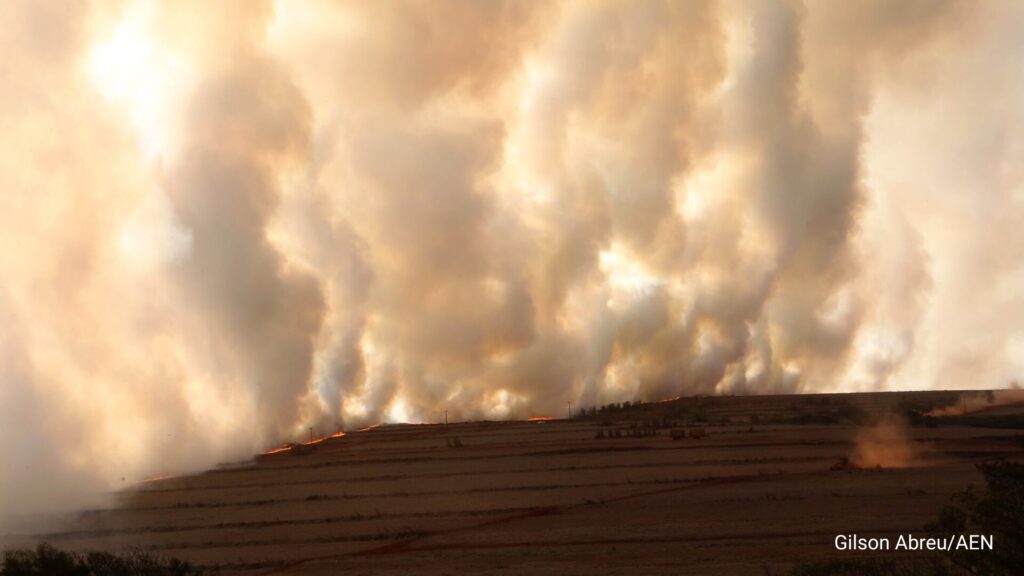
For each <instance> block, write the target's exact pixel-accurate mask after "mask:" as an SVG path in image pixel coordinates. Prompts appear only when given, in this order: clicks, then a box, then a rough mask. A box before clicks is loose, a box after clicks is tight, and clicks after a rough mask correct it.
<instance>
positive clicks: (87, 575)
mask: <svg viewBox="0 0 1024 576" xmlns="http://www.w3.org/2000/svg"><path fill="white" fill-rule="evenodd" d="M208 574H211V572H210V571H208V570H206V569H204V568H200V567H197V566H193V565H191V564H189V563H188V562H183V561H181V560H178V559H175V558H171V559H165V558H161V557H159V556H154V555H152V554H148V553H146V552H143V551H140V550H131V551H128V552H125V553H123V554H111V553H109V552H84V553H80V552H67V551H64V550H58V549H57V548H54V547H52V546H50V545H49V544H40V545H39V546H37V547H36V548H30V549H20V550H5V551H4V557H3V563H2V564H0V576H205V575H208Z"/></svg>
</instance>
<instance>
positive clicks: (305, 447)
mask: <svg viewBox="0 0 1024 576" xmlns="http://www.w3.org/2000/svg"><path fill="white" fill-rule="evenodd" d="M347 435H348V434H346V433H345V432H343V431H341V430H339V431H337V432H335V433H334V434H331V435H329V436H321V437H319V438H314V439H312V440H310V441H309V442H289V443H287V444H285V445H284V446H281V447H280V448H274V449H273V450H267V451H266V452H260V453H259V454H258V457H261V458H262V457H265V456H273V455H274V454H283V453H285V452H287V453H289V454H292V455H302V454H308V453H310V452H312V451H313V449H314V448H316V446H318V445H319V444H323V443H324V442H327V441H329V440H334V439H338V438H344V437H345V436H347Z"/></svg>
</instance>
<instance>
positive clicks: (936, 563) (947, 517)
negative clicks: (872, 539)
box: [791, 462, 1024, 576]
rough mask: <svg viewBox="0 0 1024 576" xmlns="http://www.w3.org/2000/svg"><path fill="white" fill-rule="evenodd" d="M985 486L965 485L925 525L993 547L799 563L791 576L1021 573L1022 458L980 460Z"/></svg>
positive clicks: (1023, 533)
mask: <svg viewBox="0 0 1024 576" xmlns="http://www.w3.org/2000/svg"><path fill="white" fill-rule="evenodd" d="M978 469H979V470H980V471H981V473H982V474H983V475H984V476H985V484H986V488H985V490H984V491H979V490H975V489H970V488H969V489H967V490H966V491H964V492H961V493H959V494H957V495H956V496H954V499H953V503H952V504H951V505H950V506H947V507H946V508H944V509H943V510H942V512H941V513H940V514H939V518H938V520H937V521H935V522H933V523H931V524H929V525H928V526H927V527H926V528H927V529H928V530H929V531H931V532H936V533H944V534H984V535H991V536H992V537H993V542H994V549H993V550H984V551H967V550H960V551H952V552H948V553H946V554H945V555H942V556H934V557H932V558H917V559H906V560H887V559H865V560H826V561H823V562H810V563H806V564H801V565H799V566H797V567H796V568H794V569H793V571H792V572H791V574H792V576H826V575H827V576H1020V575H1022V574H1024V463H1020V462H989V463H983V464H979V465H978Z"/></svg>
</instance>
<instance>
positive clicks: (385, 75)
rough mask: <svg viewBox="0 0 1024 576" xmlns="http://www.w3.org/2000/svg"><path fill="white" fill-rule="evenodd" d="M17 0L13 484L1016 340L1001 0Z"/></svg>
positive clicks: (742, 386)
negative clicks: (382, 425)
mask: <svg viewBox="0 0 1024 576" xmlns="http://www.w3.org/2000/svg"><path fill="white" fill-rule="evenodd" d="M0 10H2V12H0V18H2V19H3V21H4V22H5V23H9V25H6V26H5V30H4V31H3V34H4V35H5V37H4V38H2V40H3V41H2V43H0V46H2V51H3V58H4V62H5V63H6V65H5V66H4V67H3V68H4V71H3V85H4V90H2V91H0V109H2V110H3V118H5V124H4V130H3V131H0V143H2V145H3V148H2V149H3V150H4V154H3V155H0V190H2V191H0V228H2V229H3V230H4V232H3V236H2V237H0V238H2V240H0V278H2V279H3V285H2V288H3V292H2V293H0V314H2V315H3V316H4V318H6V319H8V320H5V322H4V325H3V328H2V332H0V336H2V338H0V355H2V358H3V359H4V361H3V365H2V367H0V400H3V405H2V407H0V419H2V420H0V424H2V425H3V427H4V430H16V431H17V434H15V435H12V434H8V435H6V437H5V439H4V440H3V441H2V442H3V447H4V451H5V452H4V453H5V455H10V454H13V456H12V457H9V458H7V459H6V460H7V461H6V462H5V467H4V468H3V469H0V494H2V495H3V499H2V501H0V514H6V513H11V512H18V511H24V510H39V509H42V508H43V507H44V505H45V504H47V503H52V504H54V505H59V504H68V503H73V502H79V503H80V502H82V501H83V498H85V497H86V496H87V495H96V494H100V493H102V492H103V491H104V490H107V489H109V488H111V487H114V486H117V485H119V484H120V479H121V478H126V479H138V478H141V477H144V476H150V475H156V474H163V473H167V472H178V471H183V470H187V469H191V468H196V467H202V466H209V465H211V464H212V463H214V462H216V461H218V460H222V459H229V458H235V457H241V456H243V455H245V454H248V453H251V452H252V451H253V450H256V449H260V448H264V447H268V446H271V445H274V444H275V443H277V442H280V441H282V440H287V439H291V438H293V437H295V436H296V435H298V434H300V433H301V432H302V431H304V430H305V429H306V427H309V426H312V427H315V428H316V429H317V430H320V431H323V432H325V433H327V432H331V431H333V430H334V429H336V428H340V427H352V426H359V425H363V424H368V423H373V422H376V421H380V420H385V419H392V420H394V419H412V420H426V421H436V420H440V419H441V418H442V417H443V416H442V414H443V412H444V410H448V411H449V415H450V417H451V418H453V419H458V418H485V417H486V418H504V417H524V416H533V415H558V414H561V413H563V410H564V409H565V407H566V403H567V402H572V403H573V405H574V406H585V405H589V404H593V403H601V402H609V401H622V400H627V399H647V400H653V399H661V398H665V397H671V396H676V395H678V394H687V393H713V392H732V393H740V392H742V393H766V392H782V391H784V392H793V391H813V390H834V389H846V390H858V389H886V388H929V387H941V388H950V387H956V388H961V387H963V388H971V387H978V388H983V387H999V386H1004V385H1007V384H1009V383H1010V381H1012V380H1015V379H1019V378H1020V376H1021V375H1020V373H1019V370H1020V369H1021V366H1024V358H1020V350H1021V348H1022V347H1021V346H1020V342H1021V341H1024V334H1022V333H1021V326H1024V322H1022V321H1024V317H1021V316H1020V313H1018V312H1016V311H1018V310H1024V307H1022V306H1021V302H1020V298H1021V297H1020V296H1019V294H1021V291H1020V290H1019V288H1020V286H1021V280H1022V278H1024V269H1022V268H1021V265H1020V263H1021V262H1022V261H1024V260H1022V259H1021V255H1022V254H1021V250H1022V249H1021V246H1024V238H1021V237H1020V236H1021V232H1020V231H1019V227H1018V226H1016V222H1018V221H1020V217H1021V216H1022V214H1021V211H1022V201H1024V196H1022V194H1021V192H1020V189H1019V184H1018V182H1019V174H1018V171H1019V168H1018V165H1019V163H1018V162H1016V161H1015V159H1016V157H1017V156H1018V152H1019V150H1020V136H1019V135H1020V134H1021V133H1022V131H1021V126H1020V122H1021V118H1022V116H1021V109H1020V102H1024V99H1022V98H1021V88H1022V87H1021V86H1020V83H1019V81H1018V80H1017V75H1016V73H1015V71H1014V70H1015V66H1016V63H1017V61H1018V58H1017V57H1016V56H1017V55H1018V54H1020V53H1021V49H1022V46H1021V45H1020V42H1021V41H1020V39H1019V35H1018V34H1016V31H1017V30H1019V26H1018V25H1019V24H1020V23H1021V22H1022V21H1024V14H1022V13H1021V11H1020V10H1019V9H1017V8H1015V7H1013V6H1009V5H1005V4H996V3H992V4H985V3H983V4H982V5H979V6H978V7H977V8H976V9H974V8H972V9H970V10H968V9H966V8H965V7H964V6H962V5H960V4H958V3H949V2H942V1H916V2H901V3H899V4H898V5H893V4H892V3H889V2H877V3H876V2H867V3H865V2H860V3H856V4H850V3H847V2H815V3H809V4H808V5H801V4H799V3H796V2H782V1H780V2H749V3H748V2H739V1H722V2H711V1H708V2H686V3H678V2H660V1H647V2H599V3H594V2H577V1H570V0H566V1H564V2H558V3H549V4H543V5H542V4H540V3H534V2H520V1H515V0H508V1H499V2H489V3H466V2H457V1H452V2H448V1H444V0H435V1H423V2H403V3H401V4H397V3H388V2H376V3H349V4H344V3H335V2H327V1H318V0H310V1H307V2H301V3H300V2H270V1H265V2H241V1H239V2H223V3H217V4H216V5H206V4H204V5H202V6H200V5H199V4H196V5H190V4H188V3H185V4H183V3H180V2H159V1H146V0H141V1H123V2H99V3H94V4H88V5H78V4H67V3H63V2H52V3H51V2H39V1H33V2H28V1H25V2H21V1H15V2H8V3H5V4H4V5H3V7H2V8H0ZM43 477H45V478H46V482H40V481H39V479H40V478H43ZM69 486H74V487H76V488H79V489H78V490H76V491H75V492H76V494H75V495H72V496H70V497H69V498H67V499H66V501H64V502H59V501H57V500H55V499H54V495H55V494H69V491H68V490H67V489H66V488H67V487H69Z"/></svg>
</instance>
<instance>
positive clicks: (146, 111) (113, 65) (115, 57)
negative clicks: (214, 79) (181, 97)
mask: <svg viewBox="0 0 1024 576" xmlns="http://www.w3.org/2000/svg"><path fill="white" fill-rule="evenodd" d="M154 7H155V4H153V3H150V2H143V3H140V4H137V5H135V6H133V7H132V9H131V10H130V11H129V12H128V13H127V14H125V16H124V18H123V19H122V20H121V21H120V23H119V24H118V25H117V27H116V29H115V30H114V33H113V35H112V36H110V37H109V38H106V39H101V40H100V41H99V43H97V44H96V45H94V46H93V49H92V50H91V52H90V55H89V56H90V57H89V61H88V71H89V74H90V76H91V77H92V80H93V82H94V83H95V84H96V88H97V89H98V90H99V92H100V93H101V94H102V95H103V97H104V98H106V99H107V100H108V101H109V102H110V103H111V104H112V105H114V106H116V107H118V108H124V109H125V110H126V113H127V115H128V116H129V118H130V120H131V122H132V124H133V125H134V127H135V129H136V131H137V133H138V138H139V146H140V148H141V149H142V151H143V153H144V154H145V155H146V157H147V158H149V159H151V160H153V159H156V158H158V157H160V156H163V155H165V154H167V153H168V151H169V147H170V135H169V130H168V126H169V124H170V122H169V115H170V108H171V106H170V99H171V96H172V95H173V93H174V91H175V88H176V87H180V86H181V83H182V80H183V79H184V76H185V66H184V64H183V62H182V59H181V58H180V57H178V56H176V55H175V54H173V53H171V52H169V51H167V50H166V49H164V48H163V47H161V46H159V45H157V44H155V43H154V42H153V40H152V38H151V37H150V35H149V34H148V30H149V29H150V28H151V27H152V26H154V25H155V19H156V18H155V8H154Z"/></svg>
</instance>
